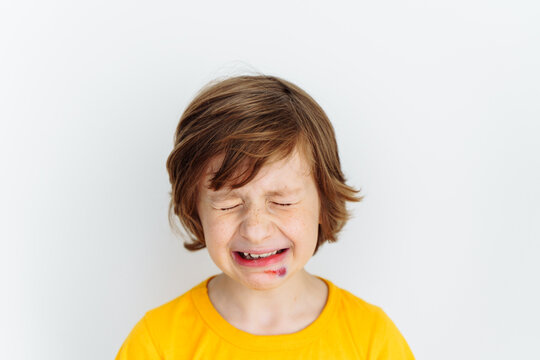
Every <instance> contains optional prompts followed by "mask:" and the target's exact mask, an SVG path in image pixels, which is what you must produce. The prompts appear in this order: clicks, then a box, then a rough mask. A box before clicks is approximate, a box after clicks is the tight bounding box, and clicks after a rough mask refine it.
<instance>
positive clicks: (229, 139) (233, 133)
mask: <svg viewBox="0 0 540 360" xmlns="http://www.w3.org/2000/svg"><path fill="white" fill-rule="evenodd" d="M296 148H298V149H299V150H301V152H302V154H303V155H304V157H305V159H306V160H307V161H308V163H310V165H311V174H312V176H313V177H314V180H315V183H316V184H317V188H318V192H319V198H320V205H321V206H320V209H321V214H320V222H321V223H320V224H319V234H318V239H317V246H316V248H315V252H317V249H318V248H319V246H320V245H322V244H323V243H324V242H326V241H329V242H334V241H336V240H337V238H336V236H337V233H338V232H339V231H340V230H341V229H342V228H343V226H344V225H345V223H346V222H347V220H348V218H349V213H348V211H347V208H346V202H347V201H360V200H361V199H362V197H359V196H356V194H357V193H358V191H357V190H355V189H353V188H352V187H350V186H348V185H347V184H345V177H344V176H343V173H342V172H341V165H340V161H339V155H338V149H337V144H336V139H335V135H334V130H333V128H332V124H331V123H330V121H329V120H328V117H327V116H326V114H325V113H324V111H323V110H322V108H321V107H320V106H319V105H318V104H317V103H316V102H315V100H313V98H311V96H309V95H308V94H307V93H306V92H305V91H303V90H302V89H300V88H299V87H298V86H296V85H294V84H292V83H290V82H288V81H285V80H283V79H280V78H278V77H275V76H266V75H258V76H237V77H232V78H228V79H225V80H222V81H219V82H215V83H210V84H209V85H207V86H206V87H204V88H203V89H202V90H201V91H200V92H199V93H198V94H197V96H196V97H195V99H193V100H192V102H191V103H190V104H189V105H188V107H187V108H186V110H185V111H184V113H183V114H182V117H181V118H180V123H179V124H178V127H177V129H176V133H175V138H174V149H173V150H172V152H171V154H170V155H169V158H168V159H167V170H168V172H169V179H170V182H171V185H172V192H171V203H170V207H169V221H170V223H171V225H173V224H174V215H176V216H178V218H179V219H180V222H181V224H182V226H183V227H184V229H185V230H186V231H187V234H188V236H189V238H190V242H186V243H184V246H185V248H186V249H188V250H192V251H194V250H199V249H202V248H204V247H205V246H206V245H205V242H204V233H203V229H202V225H201V221H200V219H199V215H198V213H197V200H198V186H199V182H200V179H202V177H203V174H204V170H205V169H206V167H207V165H208V163H209V161H210V160H211V159H212V158H214V157H215V156H218V155H223V156H224V158H223V162H222V163H221V167H220V168H219V170H218V171H217V172H216V173H215V174H214V176H213V177H212V179H211V180H210V187H211V188H212V189H214V190H219V189H220V188H221V187H223V186H230V187H231V188H239V187H242V186H243V185H245V184H247V183H248V182H249V181H251V180H252V179H253V178H254V177H255V176H256V175H257V172H258V171H259V170H260V169H261V167H262V166H263V165H265V164H266V163H267V162H270V161H275V160H280V159H283V158H285V157H287V156H289V155H290V154H291V153H292V152H293V150H294V149H296ZM239 172H240V174H239ZM173 212H174V215H173Z"/></svg>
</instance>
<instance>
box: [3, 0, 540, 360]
mask: <svg viewBox="0 0 540 360" xmlns="http://www.w3.org/2000/svg"><path fill="white" fill-rule="evenodd" d="M329 4H330V2H328V1H325V2H314V1H309V2H308V1H305V2H301V1H291V0H289V1H273V2H268V3H262V2H255V1H243V2H238V1H222V2H217V1H216V2H214V3H211V2H204V1H198V2H195V1H191V2H189V3H187V2H186V3H182V2H180V1H168V2H164V1H152V2H150V1H148V2H137V1H110V0H107V1H85V2H82V1H80V2H75V1H47V2H43V1H40V2H38V1H33V2H30V1H3V2H2V4H1V5H0V40H1V45H0V46H1V50H0V53H1V55H0V62H1V64H0V65H1V66H0V91H1V93H0V96H1V106H0V112H1V113H0V119H1V125H0V147H1V149H0V150H1V151H0V162H1V163H0V164H1V168H0V172H1V175H0V176H1V177H0V182H1V187H0V221H1V226H0V238H1V249H0V251H1V252H0V257H1V258H0V261H1V262H0V276H1V278H0V280H1V296H0V331H1V333H0V339H1V340H0V341H1V344H0V358H2V359H55V360H57V359H92V360H94V359H111V358H113V357H114V356H115V354H116V352H117V351H118V349H119V347H120V345H121V344H122V342H123V340H124V339H125V337H126V336H127V334H128V333H129V331H130V330H131V328H132V327H133V325H134V324H135V323H136V321H137V320H138V319H139V318H140V317H141V316H142V315H143V314H144V312H145V311H147V310H149V309H151V308H153V307H156V306H158V305H160V304H162V303H164V302H166V301H168V300H170V299H172V298H174V297H176V296H178V295H179V294H181V293H183V292H184V291H186V290H188V289H189V288H191V287H192V286H194V285H196V284H198V283H199V282H200V281H202V280H203V279H205V278H206V277H207V276H209V275H212V274H214V273H216V272H217V269H216V268H215V267H214V265H213V264H212V263H211V261H210V259H209V257H208V256H207V254H206V252H204V251H201V252H199V253H188V252H187V251H186V250H184V249H183V247H182V245H181V243H182V239H180V238H178V237H175V236H174V235H173V234H172V232H171V230H170V229H169V226H168V222H167V207H168V201H169V191H170V187H169V183H168V176H167V173H166V169H165V161H166V158H167V156H168V154H169V152H170V151H171V149H172V141H173V133H174V129H175V127H176V125H177V122H178V119H179V118H180V115H181V113H182V111H183V109H184V108H185V106H186V105H187V104H188V103H189V101H190V100H191V99H192V97H193V95H194V94H195V92H196V91H197V90H199V88H200V87H201V86H203V85H204V84H205V83H207V82H208V81H209V80H212V79H214V78H215V77H218V76H224V75H237V74H241V73H245V72H262V73H266V74H273V75H278V76H281V77H283V78H285V79H287V80H290V81H292V82H294V83H296V84H298V85H299V86H301V87H303V88H304V89H305V90H306V91H307V92H309V93H310V94H311V95H312V96H313V97H314V98H315V99H316V100H317V101H318V102H319V103H320V104H321V106H322V107H323V108H324V109H325V110H326V112H327V114H328V115H329V117H330V119H331V120H332V122H333V123H334V126H335V130H336V134H337V137H338V142H339V145H340V151H341V157H342V165H343V170H344V172H345V174H346V175H347V177H348V180H349V182H350V184H352V185H353V186H356V187H359V188H362V193H363V194H364V195H365V196H366V197H365V200H364V201H363V202H362V203H359V204H356V205H354V206H353V207H352V208H351V209H352V210H353V212H354V219H353V220H351V221H350V223H349V224H348V226H347V227H346V229H345V230H344V231H343V233H342V235H341V238H340V241H339V242H338V243H336V244H332V245H326V246H324V247H322V248H321V250H320V252H319V253H318V254H317V255H316V256H315V257H314V258H313V259H312V261H311V262H310V263H309V264H308V270H309V271H311V272H313V273H315V274H318V275H321V276H325V277H327V278H328V279H330V280H332V281H333V282H335V283H336V284H337V285H338V286H340V287H343V288H346V289H348V290H349V291H351V292H353V293H354V294H356V295H357V296H360V297H362V298H363V299H365V300H366V301H369V302H371V303H374V304H376V305H379V306H381V307H382V308H383V309H384V310H385V311H386V312H387V313H388V314H389V316H390V317H391V318H392V319H393V320H394V322H395V323H396V324H397V326H398V327H399V329H400V330H401V331H402V333H403V334H404V336H405V338H406V339H407V341H408V342H409V344H410V346H411V348H412V350H413V351H414V353H415V355H416V356H417V358H418V359H539V358H540V348H539V347H538V341H539V339H540V327H539V323H540V311H539V309H538V304H540V290H539V282H540V281H539V277H540V276H539V275H540V262H539V260H538V258H539V255H540V251H539V250H540V249H539V248H540V246H539V241H540V187H539V184H540V160H539V158H540V156H539V155H540V141H539V137H540V125H539V119H540V105H539V104H540V101H539V100H540V96H539V95H540V89H539V87H540V85H539V84H540V71H539V64H540V50H539V44H540V36H539V35H540V21H539V20H538V19H539V15H540V5H538V3H537V2H535V1H509V0H507V1H493V0H489V1H488V0H485V1H481V0H457V1H422V0H415V1H403V0H400V1H397V0H394V1H376V2H374V1H371V2H366V1H364V2H355V3H354V5H353V4H352V3H345V2H343V3H342V2H333V3H332V5H329Z"/></svg>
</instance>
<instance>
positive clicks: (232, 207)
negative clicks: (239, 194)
mask: <svg viewBox="0 0 540 360" xmlns="http://www.w3.org/2000/svg"><path fill="white" fill-rule="evenodd" d="M237 206H240V204H238V205H234V206H230V207H226V208H220V209H219V210H221V211H228V210H232V209H234V208H235V207H237Z"/></svg>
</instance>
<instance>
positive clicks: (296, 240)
mask: <svg viewBox="0 0 540 360" xmlns="http://www.w3.org/2000/svg"><path fill="white" fill-rule="evenodd" d="M220 163H221V158H215V159H213V160H212V161H211V162H210V164H209V166H208V167H207V169H206V173H205V176H204V179H203V182H202V184H201V185H202V186H200V190H199V191H200V193H199V200H198V204H197V209H198V212H199V217H200V220H201V223H202V226H203V231H204V237H205V241H206V247H207V249H208V252H209V254H210V257H211V258H212V260H213V261H214V263H215V264H216V265H217V266H218V267H219V268H220V269H221V270H222V271H223V272H224V273H225V274H226V275H227V276H229V277H230V278H232V279H233V280H235V281H237V282H239V283H240V284H242V285H244V286H246V287H249V288H252V289H270V288H275V287H277V286H279V285H281V284H283V283H284V281H285V280H286V279H289V278H291V277H293V276H294V275H295V274H297V273H298V272H299V271H300V270H302V269H303V268H304V265H305V264H306V263H307V262H308V260H309V259H310V258H311V256H312V255H313V252H314V250H315V245H316V243H317V235H318V225H319V210H320V209H319V207H320V205H319V196H318V192H317V187H316V184H315V182H314V180H313V177H312V175H311V174H310V171H309V170H310V169H309V167H308V164H307V162H306V161H305V160H304V158H303V156H302V155H300V154H299V153H298V152H297V151H295V152H294V153H293V155H291V156H290V157H288V158H286V159H284V160H281V161H277V162H274V163H270V164H268V165H266V166H264V167H263V168H262V169H261V170H260V171H259V173H258V174H257V176H256V177H255V178H254V179H253V180H252V181H250V182H249V183H247V184H246V185H244V186H243V187H241V188H238V189H234V190H230V188H226V187H223V188H222V189H220V190H219V191H213V190H211V189H208V181H209V179H210V178H211V176H212V173H213V172H214V171H216V170H217V169H218V168H219V165H220ZM276 251H278V252H277V253H276V254H271V255H269V256H262V257H259V258H256V257H257V256H258V254H268V253H274V252H276ZM243 253H250V254H254V255H255V257H252V256H250V255H248V256H246V255H244V254H243Z"/></svg>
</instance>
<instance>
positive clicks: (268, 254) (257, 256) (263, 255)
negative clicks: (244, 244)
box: [244, 250, 278, 259]
mask: <svg viewBox="0 0 540 360" xmlns="http://www.w3.org/2000/svg"><path fill="white" fill-rule="evenodd" d="M277 252H278V251H277V250H276V251H272V252H269V253H266V254H251V253H246V252H245V253H244V256H246V257H247V256H251V257H252V258H254V259H258V258H264V257H267V256H270V255H274V254H276V253H277Z"/></svg>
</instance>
